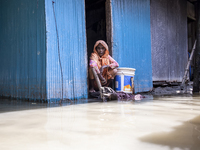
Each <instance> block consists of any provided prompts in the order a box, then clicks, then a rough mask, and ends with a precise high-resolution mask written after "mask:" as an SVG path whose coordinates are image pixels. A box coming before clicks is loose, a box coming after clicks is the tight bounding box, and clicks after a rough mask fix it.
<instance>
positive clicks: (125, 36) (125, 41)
mask: <svg viewBox="0 0 200 150" xmlns="http://www.w3.org/2000/svg"><path fill="white" fill-rule="evenodd" d="M111 5H112V20H113V23H112V25H113V57H114V58H115V59H116V60H117V61H118V63H119V66H120V67H130V68H135V69H136V74H135V79H134V80H135V91H136V92H143V91H149V90H151V89H152V63H151V33H150V32H151V28H150V0H112V1H111Z"/></svg>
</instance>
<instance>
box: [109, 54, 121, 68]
mask: <svg viewBox="0 0 200 150" xmlns="http://www.w3.org/2000/svg"><path fill="white" fill-rule="evenodd" d="M108 58H109V60H110V65H109V66H110V68H112V69H114V68H117V67H119V64H118V63H117V62H116V61H115V60H114V59H113V58H112V57H111V56H110V55H108Z"/></svg>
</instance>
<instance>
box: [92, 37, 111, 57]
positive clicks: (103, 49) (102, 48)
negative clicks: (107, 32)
mask: <svg viewBox="0 0 200 150" xmlns="http://www.w3.org/2000/svg"><path fill="white" fill-rule="evenodd" d="M94 52H96V53H97V54H98V55H99V56H100V57H102V56H104V55H106V56H107V55H109V51H108V45H107V44H106V42H104V41H103V40H99V41H97V42H96V43H95V45H94Z"/></svg>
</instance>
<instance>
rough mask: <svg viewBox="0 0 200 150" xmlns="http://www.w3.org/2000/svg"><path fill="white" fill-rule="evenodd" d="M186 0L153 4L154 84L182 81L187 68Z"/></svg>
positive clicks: (155, 2) (160, 0) (160, 1)
mask: <svg viewBox="0 0 200 150" xmlns="http://www.w3.org/2000/svg"><path fill="white" fill-rule="evenodd" d="M186 2H187V1H186V0H151V37H152V69H153V81H179V82H181V81H182V78H183V75H184V69H185V67H186V64H187V60H188V59H187V56H188V55H187V6H186Z"/></svg>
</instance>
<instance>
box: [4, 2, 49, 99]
mask: <svg viewBox="0 0 200 150" xmlns="http://www.w3.org/2000/svg"><path fill="white" fill-rule="evenodd" d="M45 52H46V51H45V12H44V0H0V60H1V63H0V95H3V96H11V97H16V98H30V99H45V98H46V85H45V62H46V61H45V57H46V53H45Z"/></svg>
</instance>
